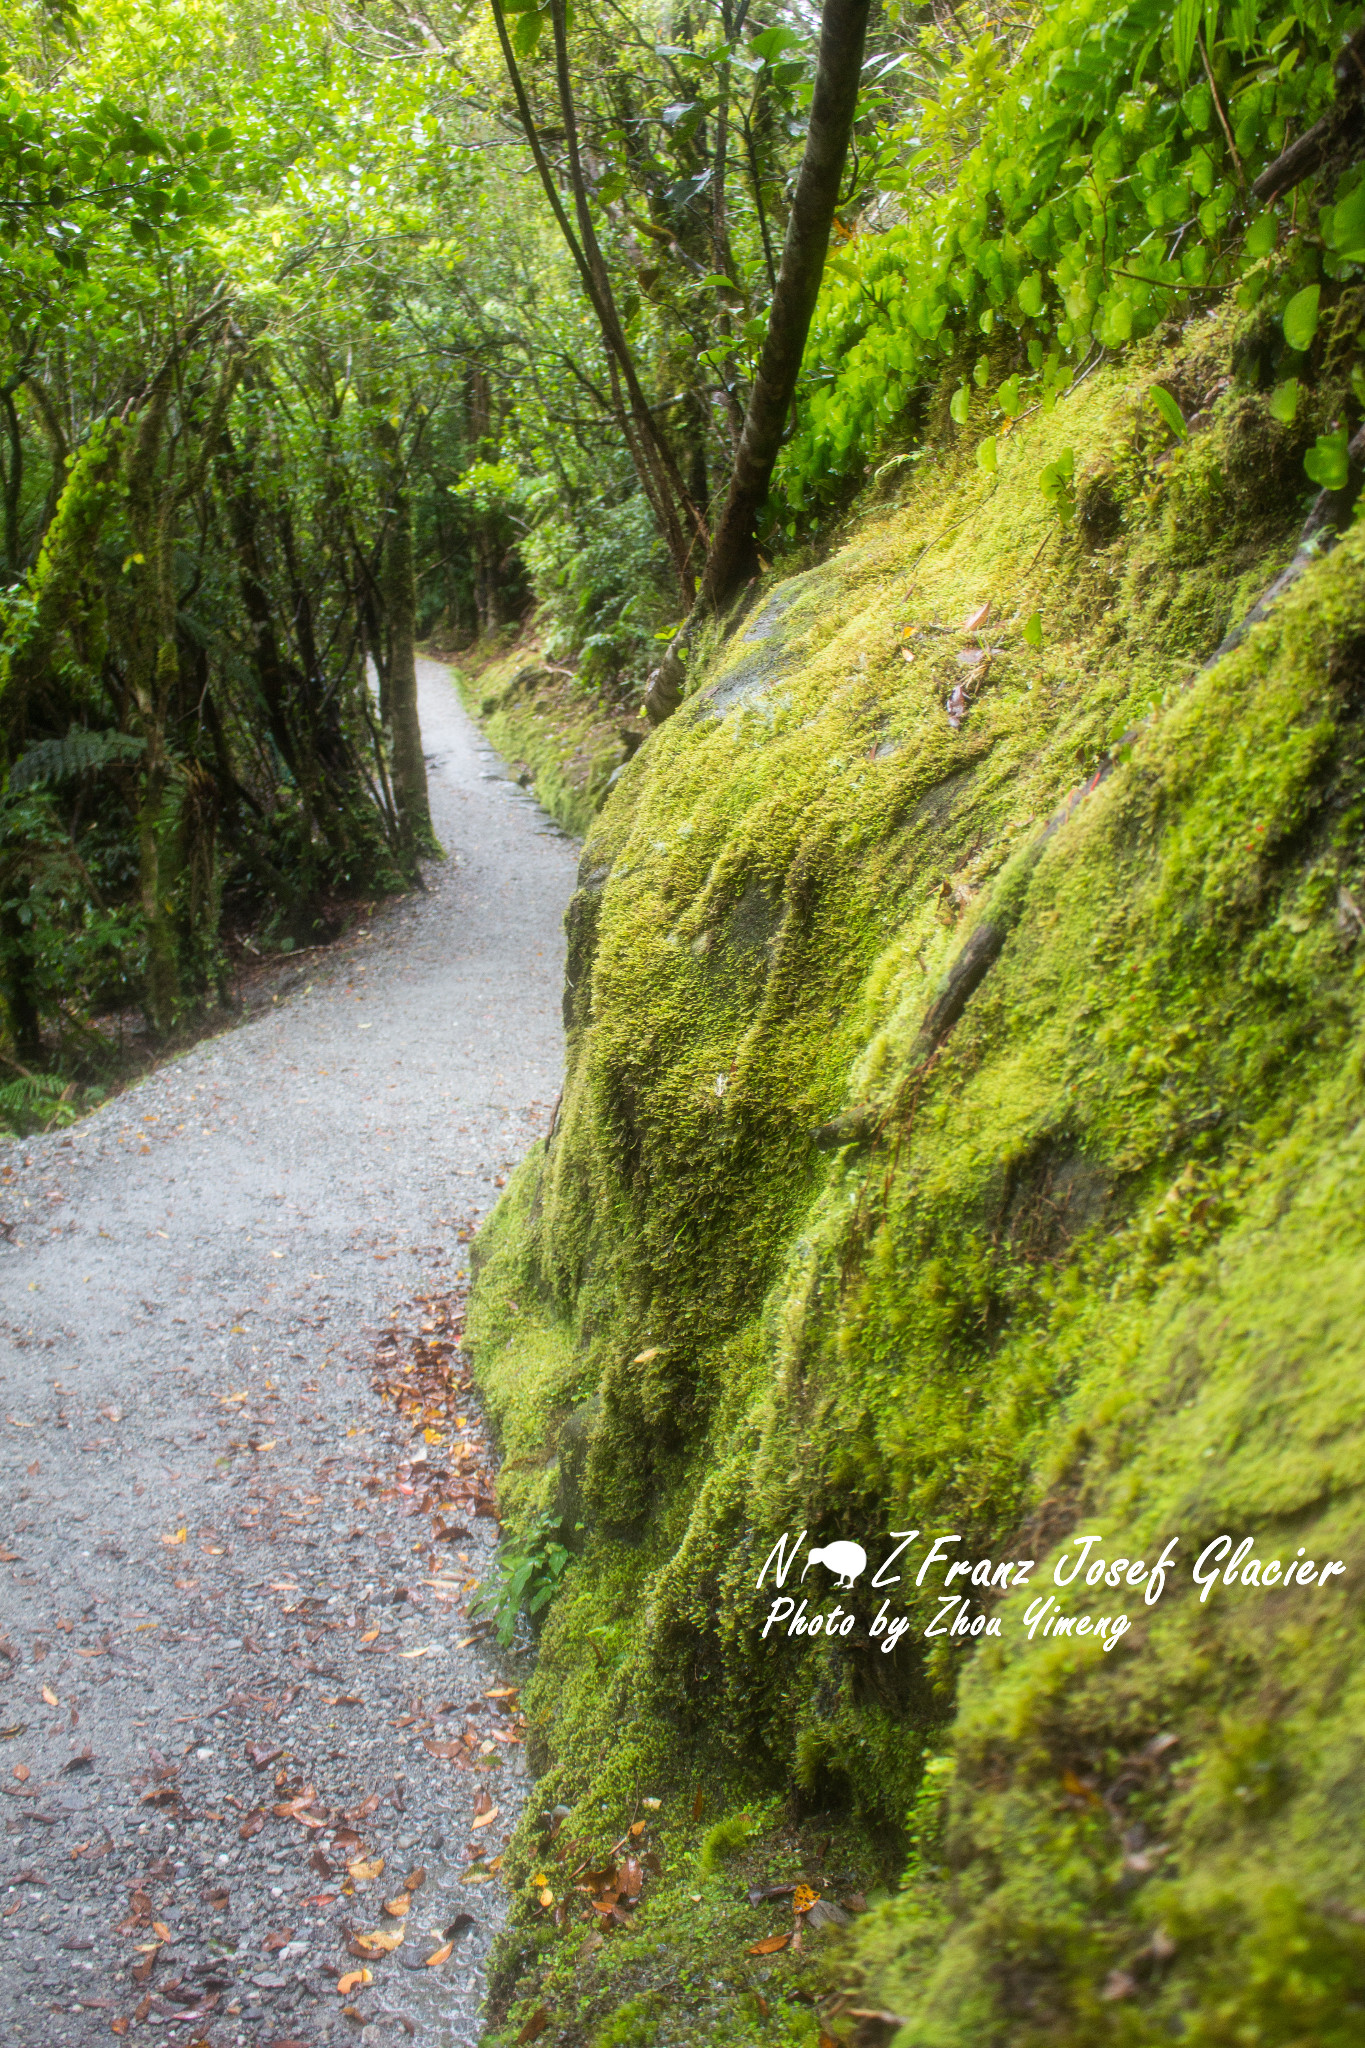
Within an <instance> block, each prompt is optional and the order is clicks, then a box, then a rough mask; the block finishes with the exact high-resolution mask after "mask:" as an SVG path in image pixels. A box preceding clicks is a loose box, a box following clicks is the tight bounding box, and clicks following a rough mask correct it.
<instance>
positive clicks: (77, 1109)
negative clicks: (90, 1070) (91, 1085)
mask: <svg viewBox="0 0 1365 2048" xmlns="http://www.w3.org/2000/svg"><path fill="white" fill-rule="evenodd" d="M97 1095H98V1091H97V1090H94V1089H80V1088H77V1086H76V1084H75V1083H74V1082H73V1081H64V1080H63V1079H62V1078H61V1076H60V1075H59V1074H20V1075H19V1076H18V1077H17V1079H15V1080H13V1081H6V1082H4V1083H3V1084H0V1133H3V1134H4V1135H5V1136H6V1137H26V1136H27V1135H28V1134H29V1133H30V1132H32V1131H49V1130H51V1129H53V1127H54V1126H55V1125H58V1124H70V1123H74V1122H75V1121H76V1118H77V1117H78V1116H79V1115H80V1113H81V1102H80V1101H78V1100H77V1097H87V1098H88V1097H97Z"/></svg>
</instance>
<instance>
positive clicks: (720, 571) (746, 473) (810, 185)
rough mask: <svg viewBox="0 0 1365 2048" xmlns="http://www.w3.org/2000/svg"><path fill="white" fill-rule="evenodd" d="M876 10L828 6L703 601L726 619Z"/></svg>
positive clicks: (753, 561)
mask: <svg viewBox="0 0 1365 2048" xmlns="http://www.w3.org/2000/svg"><path fill="white" fill-rule="evenodd" d="M868 9H869V0H825V7H824V13H823V16H822V19H821V26H820V56H819V62H818V65H817V69H816V74H815V94H814V97H813V99H812V101H811V110H810V128H809V130H808V131H807V134H806V147H805V153H804V154H803V156H802V158H801V171H800V175H799V176H798V178H797V181H796V194H795V197H794V199H793V201H792V210H791V216H790V218H789V220H788V222H787V238H786V241H785V243H784V244H783V248H782V268H781V271H780V272H779V274H778V279H777V290H776V292H775V293H774V294H773V304H772V311H771V313H770V314H769V316H768V332H767V334H766V335H765V336H764V339H763V353H762V354H761V356H760V357H759V362H758V373H757V375H756V376H755V378H754V384H753V389H752V391H751V392H750V394H749V407H748V411H747V413H746V414H745V419H744V431H743V433H742V434H741V436H740V442H739V450H738V452H737V454H736V456H735V467H734V470H733V472H732V474H731V477H730V488H729V490H728V492H727V493H726V498H725V505H724V508H723V509H722V511H721V515H720V520H719V523H718V524H717V526H716V530H715V533H714V535H713V536H712V540H711V546H710V549H709V550H708V553H707V557H706V568H705V571H704V573H703V576H702V599H703V602H704V603H705V604H706V605H707V606H708V607H709V609H710V610H712V611H719V610H721V608H722V607H723V606H724V605H726V604H727V603H728V602H729V600H730V599H731V598H732V597H733V596H734V594H735V592H736V591H737V590H738V589H739V587H740V585H741V584H742V583H744V582H746V581H747V579H748V578H749V577H750V576H752V575H753V574H754V572H755V570H756V568H757V566H758V563H757V557H756V554H755V551H754V528H755V526H756V525H757V523H758V515H759V513H760V512H761V511H762V509H763V502H764V499H765V498H766V497H767V495H768V486H769V484H770V483H771V482H772V474H773V465H774V464H775V462H776V461H777V456H778V450H779V449H780V448H781V446H782V435H783V431H784V429H785V427H786V421H787V413H788V410H789V408H790V406H791V402H792V397H793V395H794V393H795V391H796V380H797V378H798V376H799V375H800V372H801V358H802V356H803V354H804V353H805V347H806V336H807V335H808V333H809V332H810V323H811V315H812V314H813V313H814V311H815V301H816V299H817V297H818V296H819V292H820V280H821V277H822V276H823V274H824V268H825V255H826V252H827V251H828V248H829V231H830V228H831V226H832V225H833V222H834V208H835V206H836V204H837V202H838V198H839V184H840V180H841V179H842V177H843V175H844V164H845V161H846V159H847V156H848V141H849V136H850V135H851V133H852V131H853V115H854V110H855V109H856V107H857V104H858V82H859V79H860V78H861V76H862V68H863V43H864V41H865V39H866V35H867V17H868Z"/></svg>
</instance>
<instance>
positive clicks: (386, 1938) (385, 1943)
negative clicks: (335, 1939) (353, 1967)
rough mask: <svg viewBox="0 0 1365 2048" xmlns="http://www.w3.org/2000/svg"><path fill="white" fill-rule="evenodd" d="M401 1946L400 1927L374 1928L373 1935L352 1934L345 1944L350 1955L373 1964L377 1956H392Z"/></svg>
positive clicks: (401, 1933)
mask: <svg viewBox="0 0 1365 2048" xmlns="http://www.w3.org/2000/svg"><path fill="white" fill-rule="evenodd" d="M402 1945H403V1929H402V1928H401V1927H376V1928H375V1930H374V1932H373V1934H353V1935H352V1936H351V1938H350V1940H349V1941H348V1942H347V1944H346V1946H347V1948H348V1949H349V1951H350V1953H351V1954H352V1955H353V1956H359V1957H360V1959H361V1961H362V1962H365V1963H372V1962H374V1960H375V1958H376V1957H377V1956H388V1955H392V1954H393V1951H394V1950H395V1949H396V1948H401V1947H402Z"/></svg>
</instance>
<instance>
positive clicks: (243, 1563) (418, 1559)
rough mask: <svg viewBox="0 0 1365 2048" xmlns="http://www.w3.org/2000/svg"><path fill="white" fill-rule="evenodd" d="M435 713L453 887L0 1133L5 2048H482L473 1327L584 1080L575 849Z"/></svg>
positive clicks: (502, 1749)
mask: <svg viewBox="0 0 1365 2048" xmlns="http://www.w3.org/2000/svg"><path fill="white" fill-rule="evenodd" d="M421 714H422V729H423V736H424V742H425V745H426V749H427V753H428V757H429V767H430V774H431V796H432V812H433V817H434V820H435V824H436V829H437V832H438V833H439V835H440V838H441V841H442V844H443V846H444V847H445V849H446V853H447V859H446V860H445V861H444V862H443V863H437V864H433V865H432V866H431V867H430V868H429V869H428V880H429V884H430V893H429V894H427V895H425V896H422V895H417V896H414V897H412V898H410V899H407V900H405V901H404V902H403V903H401V904H399V905H397V906H395V907H394V908H392V909H390V910H389V911H387V912H385V913H383V914H382V915H381V916H380V917H378V918H376V919H375V921H374V922H373V923H372V924H371V925H370V926H369V927H366V928H362V929H361V930H360V931H358V932H356V933H355V934H354V935H353V936H352V937H351V938H350V939H349V940H347V941H345V942H343V943H342V944H340V945H338V946H337V947H335V948H333V949H331V950H330V951H327V952H317V953H312V954H309V955H308V956H306V958H304V959H302V960H301V962H300V967H301V969H302V972H301V974H300V975H299V978H298V980H297V982H296V983H295V985H294V987H293V989H292V990H291V992H290V993H289V994H288V995H287V996H284V997H282V998H281V999H280V1000H279V1002H278V1003H277V1004H276V1005H275V1006H273V1007H272V1008H270V1009H269V1010H268V1011H267V1012H266V1014H265V1015H263V1016H261V1017H259V1018H257V1019H256V1020H255V1021H253V1022H250V1023H248V1024H244V1025H242V1026H240V1027H239V1028H237V1029H235V1030H231V1031H228V1032H225V1033H224V1034H223V1035H221V1036H220V1037H217V1038H215V1039H212V1040H210V1041H207V1042H205V1043H203V1044H201V1045H199V1046H197V1047H196V1048H195V1049H194V1050H193V1051H191V1052H190V1053H188V1054H187V1055H185V1056H184V1057H183V1058H180V1059H177V1060H175V1061H174V1062H172V1063H170V1064H168V1065H167V1066H165V1067H164V1068H162V1069H161V1070H160V1071H158V1072H156V1073H154V1074H152V1075H151V1076H150V1077H149V1078H148V1079H146V1080H145V1081H143V1082H141V1083H140V1084H139V1085H138V1086H136V1087H135V1088H132V1089H130V1090H129V1091H128V1092H127V1093H126V1094H125V1095H123V1096H121V1097H120V1098H119V1099H118V1100H117V1101H115V1102H113V1103H111V1104H110V1105H109V1106H108V1107H106V1108H105V1109H103V1110H101V1111H100V1112H98V1113H97V1114H96V1115H94V1116H92V1117H90V1118H89V1119H87V1120H86V1121H85V1122H83V1123H82V1124H80V1125H79V1126H77V1127H75V1128H74V1129H72V1130H71V1131H69V1132H67V1133H63V1134H58V1135H51V1136H48V1137H45V1138H41V1139H37V1140H30V1141H25V1142H22V1143H20V1144H17V1145H13V1146H9V1147H6V1148H4V1149H3V1150H0V1302H2V1304H3V1335H4V1342H3V1345H0V1457H3V1461H4V1462H3V1496H0V1517H2V1519H0V1631H2V1632H3V1633H2V1634H0V1734H2V1735H3V1740H0V1791H3V1794H4V1808H3V1815H2V1818H3V1828H4V1833H3V1842H2V1843H0V2039H3V2040H4V2041H5V2043H6V2044H7V2048H64V2044H68V2043H70V2044H85V2043H94V2042H101V2043H102V2042H106V2041H108V2040H110V2039H111V2037H115V2038H116V2037H121V2036H126V2037H127V2038H129V2039H130V2040H134V2041H135V2040H138V2039H142V2040H146V2041H156V2042H158V2043H164V2044H166V2048H186V2044H189V2043H191V2042H194V2043H200V2042H207V2043H210V2044H212V2048H228V2044H234V2048H235V2044H239V2043H245V2044H250V2048H270V2044H272V2043H302V2044H307V2048H321V2044H323V2043H326V2042H333V2041H341V2040H347V2041H354V2040H355V2039H357V2038H358V2037H359V2038H363V2039H364V2040H366V2041H373V2042H375V2043H377V2044H378V2043H383V2042H386V2041H389V2040H394V2041H407V2040H415V2041H417V2042H418V2043H419V2044H420V2043H430V2044H432V2048H456V2044H463V2043H472V2042H474V2041H475V2040H476V2039H477V2035H478V2025H479V2023H478V2008H479V2001H480V1996H481V1990H482V1976H483V1963H484V1959H485V1957H486V1953H487V1947H488V1942H489V1939H490V1936H491V1932H492V1930H493V1929H494V1927H495V1925H496V1923H497V1921H498V1918H499V1903H498V1901H499V1897H500V1886H499V1884H498V1882H497V1876H496V1870H495V1869H493V1870H490V1866H495V1865H496V1862H497V1852H498V1850H499V1849H500V1847H501V1844H502V1840H503V1838H504V1836H505V1834H506V1832H507V1830H508V1829H509V1828H510V1825H511V1821H512V1818H513V1817H514V1815H515V1812H516V1810H517V1808H518V1805H519V1801H520V1797H521V1792H520V1786H521V1782H522V1779H521V1772H522V1764H521V1755H522V1752H521V1748H520V1744H519V1740H518V1724H517V1716H516V1705H515V1695H514V1693H510V1692H509V1691H508V1687H509V1686H511V1685H514V1684H515V1674H513V1675H512V1676H511V1677H510V1678H509V1677H508V1676H507V1675H506V1670H505V1667H502V1666H499V1665H498V1664H497V1663H496V1662H495V1660H494V1657H493V1655H492V1653H491V1652H490V1651H489V1650H488V1649H487V1648H486V1647H481V1644H480V1642H479V1641H477V1640H475V1641H471V1636H477V1635H478V1630H477V1628H476V1625H475V1624H474V1623H472V1622H471V1621H470V1620H469V1619H468V1618H467V1617H466V1615H465V1614H463V1613H462V1612H461V1609H462V1607H464V1606H465V1605H466V1604H467V1601H468V1598H469V1597H470V1585H471V1582H472V1581H474V1580H476V1579H478V1578H480V1577H482V1576H483V1575H484V1573H485V1571H486V1568H487V1565H488V1562H489V1558H490V1556H491V1552H492V1547H493V1542H494V1539H495V1535H496V1527H495V1524H494V1522H493V1521H492V1519H491V1518H490V1516H489V1514H488V1512H487V1509H488V1501H487V1498H486V1482H485V1481H484V1480H483V1479H482V1478H481V1476H480V1475H481V1449H482V1447H481V1443H480V1436H479V1428H478V1420H477V1416H476V1415H475V1414H474V1413H473V1412H471V1411H470V1410H469V1409H468V1408H467V1407H466V1405H465V1404H464V1402H463V1399H462V1392H463V1390H462V1387H461V1382H460V1377H459V1351H458V1348H457V1347H455V1346H454V1345H453V1344H451V1343H450V1341H449V1340H450V1339H451V1337H452V1334H453V1333H454V1332H455V1331H457V1329H458V1307H457V1306H455V1307H454V1308H452V1307H451V1306H449V1305H448V1304H451V1303H452V1302H454V1303H456V1304H457V1303H458V1295H459V1282H460V1278H461V1275H462V1273H463V1270H464V1260H465V1257H466V1252H465V1246H466V1244H467V1241H468V1238H469V1237H470V1235H472V1232H473V1230H474V1228H475V1226H476V1225H477V1223H478V1221H479V1220H480V1219H481V1218H482V1217H483V1216H484V1215H485V1214H486V1213H487V1211H488V1210H489V1209H490V1208H491V1206H492V1204H493V1202H494V1201H495V1199H496V1195H497V1190H498V1188H499V1187H500V1186H501V1185H502V1184H503V1181H504V1179H505V1177H506V1175H507V1172H508V1171H509V1170H510V1168H511V1166H512V1165H513V1164H514V1162H515V1161H516V1159H517V1158H518V1157H519V1156H520V1155H521V1153H522V1152H523V1151H524V1150H525V1148H526V1146H527V1144H528V1143H529V1142H530V1141H531V1140H532V1139H533V1138H534V1137H535V1136H536V1135H537V1134H538V1133H540V1132H541V1131H543V1130H544V1128H545V1127H546V1125H547V1123H548V1120H549V1115H550V1110H551V1106H552V1104H553V1101H554V1098H555V1094H556V1092H557V1089H558V1087H559V1072H560V1029H559V1015H558V1012H559V992H560V985H561V978H562V937H561V918H562V914H563V908H564V905H565V903H566V901H567V899H568V896H569V893H570V889H571V887H572V882H573V869H574V859H575V849H574V846H573V843H572V842H571V841H570V840H568V839H567V838H566V837H565V836H564V835H563V834H562V833H561V832H560V831H559V830H558V829H557V828H556V827H555V826H554V825H553V824H552V823H551V822H550V821H549V820H548V819H547V818H546V817H545V816H544V814H543V813H542V812H541V811H540V810H539V809H538V808H537V807H536V805H535V804H534V802H533V801H532V800H531V799H530V798H529V797H528V796H526V795H525V794H524V793H523V792H522V791H521V790H520V789H519V788H518V787H517V786H516V785H515V784H514V783H513V782H512V781H511V780H510V779H509V778H508V776H507V774H506V771H505V769H504V768H503V766H502V764H501V763H500V762H499V761H498V760H497V758H496V756H494V755H493V754H492V753H491V751H490V750H489V749H488V748H487V747H486V745H485V744H484V742H483V741H482V739H481V737H480V736H479V734H478V732H477V730H476V729H475V727H474V726H473V725H472V723H471V721H470V720H469V719H468V717H467V716H466V714H465V712H464V710H463V708H462V706H461V705H460V703H459V701H458V698H457V697H456V694H455V691H454V688H453V685H452V683H451V681H450V678H449V676H448V674H447V672H446V671H445V670H444V669H443V668H441V667H440V666H438V665H437V664H436V663H434V662H426V663H424V664H423V665H422V672H421ZM452 1318H453V1320H452ZM423 1324H425V1325H426V1328H425V1330H423V1327H422V1326H423ZM390 1328H392V1329H393V1330H394V1331H395V1332H396V1333H397V1335H396V1343H394V1342H391V1343H390V1345H389V1346H388V1348H387V1349H383V1348H382V1347H381V1348H380V1358H381V1361H387V1363H385V1364H384V1365H383V1371H384V1373H386V1374H387V1375H388V1377H389V1378H390V1379H391V1380H395V1381H399V1382H401V1381H402V1380H403V1379H404V1377H405V1375H404V1371H403V1368H404V1366H405V1365H406V1364H408V1363H409V1362H410V1361H411V1359H412V1357H413V1349H412V1346H413V1342H414V1341H416V1342H417V1343H418V1345H419V1346H422V1345H425V1346H426V1347H427V1348H426V1350H425V1351H421V1352H420V1354H419V1372H418V1375H417V1377H418V1378H419V1379H422V1380H423V1384H433V1383H434V1379H435V1378H440V1377H441V1375H442V1374H444V1377H445V1382H446V1384H447V1389H448V1392H449V1395H450V1400H449V1403H448V1407H449V1410H450V1413H449V1414H445V1415H442V1414H438V1413H437V1411H436V1409H434V1408H433V1409H432V1410H431V1415H430V1418H428V1417H427V1416H426V1415H421V1416H418V1417H417V1418H416V1426H414V1419H413V1417H412V1415H411V1414H408V1415H405V1416H400V1415H399V1413H398V1412H397V1406H396V1404H395V1402H394V1401H393V1400H392V1399H386V1398H385V1397H384V1396H383V1394H382V1392H381V1391H376V1389H375V1387H374V1386H373V1385H372V1379H373V1376H374V1371H375V1366H374V1360H375V1355H376V1349H377V1347H380V1346H381V1338H382V1335H383V1333H384V1332H385V1331H386V1330H389V1329H390ZM424 1375H425V1377H423V1376H424ZM408 1379H409V1383H410V1384H411V1383H413V1382H412V1376H411V1375H409V1376H408ZM428 1419H430V1420H431V1421H432V1426H430V1427H423V1424H424V1423H425V1422H427V1421H428ZM480 1509H482V1510H483V1512H482V1513H481V1512H480ZM494 1809H496V1811H494ZM381 1859H382V1863H383V1868H382V1870H378V1869H376V1867H375V1866H377V1865H379V1864H380V1862H381ZM419 1871H420V1872H424V1877H423V1878H422V1880H421V1882H420V1883H416V1884H411V1885H405V1882H404V1880H405V1879H407V1878H409V1877H410V1876H411V1877H414V1878H415V1877H417V1875H418V1873H419ZM386 1902H387V1903H388V1904H389V1905H392V1907H393V1908H394V1911H392V1912H388V1911H386ZM400 1929H401V1930H402V1931H403V1933H404V1936H405V1939H404V1940H403V1942H402V1944H401V1945H400V1946H398V1947H396V1948H393V1949H385V1948H384V1947H383V1945H382V1944H374V1943H366V1942H365V1941H364V1940H363V1939H360V1937H363V1936H366V1935H373V1934H374V1933H375V1932H376V1931H379V1932H382V1933H384V1934H386V1935H387V1936H388V1937H389V1938H390V1939H391V1937H392V1936H393V1935H394V1934H396V1933H397V1932H398V1931H399V1930H400ZM447 1941H449V1942H450V1943H451V1944H452V1946H451V1948H450V1953H449V1955H448V1956H447V1957H446V1959H445V1960H443V1961H440V1962H438V1963H436V1964H435V1965H434V1966H433V1967H430V1968H429V1967H427V1966H426V1961H425V1959H426V1957H427V1956H429V1955H432V1954H433V1953H435V1954H439V1953H440V1952H441V1950H442V1949H443V1948H444V1947H445V1944H446V1942H447ZM366 1970H368V1972H369V1978H370V1981H368V1982H366V1981H365V1978H364V1975H363V1973H364V1972H365V1971H366ZM357 1973H361V1974H359V1975H357ZM352 1977H355V1978H356V1981H355V1982H352V1981H351V1979H352ZM342 1987H344V1988H342Z"/></svg>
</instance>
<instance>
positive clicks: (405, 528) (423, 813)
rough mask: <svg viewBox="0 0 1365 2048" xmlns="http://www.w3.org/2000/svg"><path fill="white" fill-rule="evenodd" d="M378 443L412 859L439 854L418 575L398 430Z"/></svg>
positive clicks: (393, 726) (403, 827)
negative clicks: (422, 684) (420, 668)
mask: <svg viewBox="0 0 1365 2048" xmlns="http://www.w3.org/2000/svg"><path fill="white" fill-rule="evenodd" d="M379 444H380V448H381V450H382V451H383V455H384V460H385V465H386V467H387V469H388V512H389V530H388V533H387V535H386V537H385V542H384V555H383V562H382V565H381V568H380V580H381V586H382V590H383V603H384V614H385V622H386V624H387V626H388V638H389V665H388V678H387V680H388V726H389V746H390V753H391V760H392V769H393V794H394V802H395V805H396V807H397V811H398V822H399V829H400V831H401V833H402V838H403V844H404V847H405V849H406V851H407V852H408V854H409V856H410V857H415V856H416V855H419V854H434V853H439V851H440V847H439V845H438V844H437V839H436V834H435V833H434V832H433V830H432V827H431V808H430V802H429V799H428V796H427V764H426V761H425V758H424V757H423V754H422V727H421V724H420V722H419V720H418V717H417V574H416V568H415V565H414V561H413V540H412V496H411V493H410V492H409V489H408V480H407V476H406V474H405V471H404V465H403V457H402V449H401V447H400V445H399V433H398V428H397V427H396V426H394V425H393V423H392V422H391V421H389V420H384V421H382V422H381V424H380V427H379Z"/></svg>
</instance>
